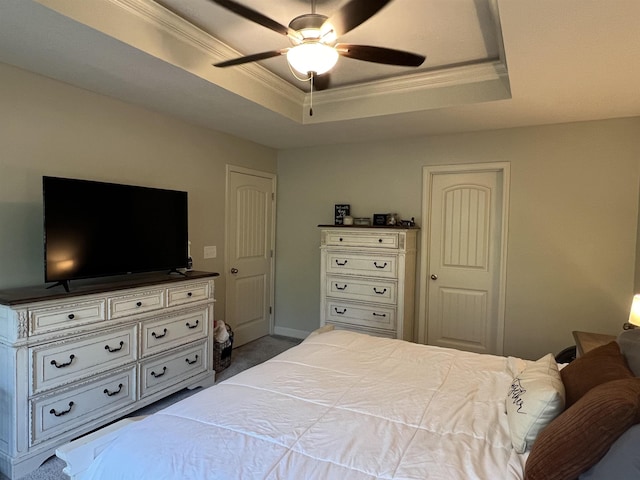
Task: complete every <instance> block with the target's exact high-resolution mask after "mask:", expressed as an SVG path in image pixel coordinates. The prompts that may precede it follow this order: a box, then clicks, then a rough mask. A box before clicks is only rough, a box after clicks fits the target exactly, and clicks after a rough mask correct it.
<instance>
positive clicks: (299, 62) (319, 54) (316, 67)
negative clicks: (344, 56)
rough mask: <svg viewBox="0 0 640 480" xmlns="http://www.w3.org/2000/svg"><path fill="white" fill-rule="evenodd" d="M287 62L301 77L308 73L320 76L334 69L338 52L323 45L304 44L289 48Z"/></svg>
mask: <svg viewBox="0 0 640 480" xmlns="http://www.w3.org/2000/svg"><path fill="white" fill-rule="evenodd" d="M287 61H288V62H289V65H291V67H292V68H293V69H294V70H296V71H298V72H300V73H301V74H303V75H307V74H308V73H310V72H314V73H315V74H316V75H322V74H323V73H326V72H328V71H329V70H331V69H332V68H333V67H334V65H335V64H336V62H337V61H338V52H337V51H336V49H335V48H332V47H330V46H328V45H325V44H323V43H319V42H306V43H301V44H300V45H296V46H295V47H292V48H290V49H289V51H288V52H287Z"/></svg>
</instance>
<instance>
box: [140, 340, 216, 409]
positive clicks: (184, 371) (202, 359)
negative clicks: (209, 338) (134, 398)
mask: <svg viewBox="0 0 640 480" xmlns="http://www.w3.org/2000/svg"><path fill="white" fill-rule="evenodd" d="M209 355H210V353H209V351H208V349H207V344H206V343H205V342H204V341H203V342H201V343H199V344H197V345H195V346H192V347H189V348H186V349H182V350H180V351H179V352H170V353H167V354H165V355H162V356H160V357H156V358H152V359H149V360H147V361H144V362H141V364H140V380H141V381H140V397H141V398H143V397H146V396H147V395H151V394H153V393H156V392H159V391H160V390H163V389H165V388H167V387H169V386H171V385H175V384H177V383H180V382H181V381H183V380H187V379H188V378H191V377H193V376H195V375H198V374H200V373H203V372H206V371H207V369H208V365H209Z"/></svg>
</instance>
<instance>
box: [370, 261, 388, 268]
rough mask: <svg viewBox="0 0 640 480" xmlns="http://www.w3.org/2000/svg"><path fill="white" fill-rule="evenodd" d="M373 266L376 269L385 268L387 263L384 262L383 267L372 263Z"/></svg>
mask: <svg viewBox="0 0 640 480" xmlns="http://www.w3.org/2000/svg"><path fill="white" fill-rule="evenodd" d="M373 265H374V266H375V267H376V268H385V267H386V266H387V265H388V264H387V262H384V265H378V262H373Z"/></svg>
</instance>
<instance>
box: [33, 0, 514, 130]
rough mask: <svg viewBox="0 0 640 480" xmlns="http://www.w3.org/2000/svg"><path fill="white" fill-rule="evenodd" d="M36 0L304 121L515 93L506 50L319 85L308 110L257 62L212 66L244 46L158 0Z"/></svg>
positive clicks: (306, 99) (301, 97) (301, 95)
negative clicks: (481, 58) (439, 66)
mask: <svg viewBox="0 0 640 480" xmlns="http://www.w3.org/2000/svg"><path fill="white" fill-rule="evenodd" d="M34 1H36V2H38V3H40V4H42V5H44V6H46V7H48V8H50V9H52V10H55V11H57V12H59V13H61V14H62V15H65V16H67V17H69V18H71V19H73V20H75V21H77V22H80V23H82V24H84V25H87V26H89V27H91V28H94V29H96V30H98V31H100V32H102V33H104V34H106V35H109V36H111V37H113V38H115V39H117V40H119V41H121V42H124V43H126V44H128V45H130V46H131V47H133V48H136V49H138V50H141V51H143V52H145V53H148V54H150V55H152V56H154V57H156V58H159V59H161V60H162V61H164V62H167V63H169V64H171V65H174V66H176V67H178V68H181V69H183V70H185V71H187V72H189V73H192V74H194V75H197V76H198V77H200V78H202V79H204V80H206V81H208V82H210V83H211V84H213V85H216V86H218V87H220V88H223V89H226V90H228V91H230V92H233V93H234V94H237V95H239V96H241V97H243V98H245V99H247V100H250V101H252V102H254V103H257V104H259V105H261V106H262V107H264V108H267V109H269V110H271V111H273V112H275V113H278V114H280V115H283V116H284V117H287V118H289V119H291V120H293V121H295V122H297V123H299V124H312V123H323V122H328V121H335V120H345V119H354V118H362V117H373V116H379V115H389V114H395V113H402V112H412V111H417V110H428V109H435V108H442V107H444V106H451V105H458V104H462V103H476V102H486V101H491V100H498V99H506V98H511V94H510V91H509V79H508V72H507V68H506V64H505V61H504V54H503V51H502V50H501V52H500V58H499V59H492V60H490V61H487V62H483V63H478V64H473V65H465V66H458V67H451V68H447V69H444V70H434V71H426V72H418V73H412V74H409V75H404V76H402V77H395V78H388V79H382V80H376V81H371V82H366V83H359V84H357V85H351V86H345V87H337V88H332V89H329V90H324V91H321V92H314V93H313V106H314V107H315V109H314V112H315V114H314V116H313V117H310V116H307V115H305V113H304V112H307V111H308V108H309V106H310V103H311V95H310V94H309V93H305V92H304V91H302V90H300V89H299V88H297V87H295V86H294V85H293V84H291V83H289V82H287V81H286V80H284V79H282V78H280V77H278V76H277V75H275V74H274V73H272V72H271V71H269V70H267V69H266V68H264V67H262V66H261V65H260V64H258V63H247V64H243V65H239V66H237V67H234V68H232V69H224V70H223V69H216V68H214V67H213V66H212V64H213V63H215V62H217V61H221V60H226V59H229V58H233V57H237V56H241V53H239V52H238V51H236V50H234V49H233V48H231V47H230V46H228V45H226V44H225V43H223V42H221V41H220V40H218V39H217V38H215V37H213V36H212V35H210V34H209V33H207V32H205V31H203V30H201V29H200V28H198V27H196V26H195V25H193V24H191V23H189V22H188V21H186V20H185V19H183V18H182V17H180V16H178V15H177V14H175V13H173V12H171V11H170V10H168V9H166V8H165V7H163V6H161V5H160V4H158V3H156V2H155V1H153V0H82V1H78V0H34ZM492 1H493V2H495V0H492ZM493 5H494V12H495V15H496V16H497V5H495V3H494V4H493ZM496 22H497V25H498V27H499V20H498V19H497V18H496ZM500 38H501V37H500Z"/></svg>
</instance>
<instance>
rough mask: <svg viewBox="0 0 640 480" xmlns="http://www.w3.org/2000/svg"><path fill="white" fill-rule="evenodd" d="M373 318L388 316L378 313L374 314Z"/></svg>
mask: <svg viewBox="0 0 640 480" xmlns="http://www.w3.org/2000/svg"><path fill="white" fill-rule="evenodd" d="M373 316H374V317H386V316H387V314H386V313H376V312H373Z"/></svg>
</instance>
